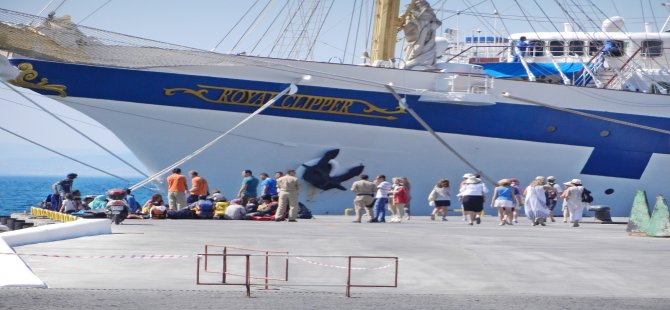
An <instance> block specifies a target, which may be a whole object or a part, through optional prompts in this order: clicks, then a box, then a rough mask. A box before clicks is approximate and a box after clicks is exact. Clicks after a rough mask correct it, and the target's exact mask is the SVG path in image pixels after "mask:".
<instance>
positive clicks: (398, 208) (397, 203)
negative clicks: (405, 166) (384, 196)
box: [391, 178, 409, 223]
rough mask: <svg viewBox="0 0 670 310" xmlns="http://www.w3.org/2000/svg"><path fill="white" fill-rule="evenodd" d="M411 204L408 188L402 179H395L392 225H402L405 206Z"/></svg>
mask: <svg viewBox="0 0 670 310" xmlns="http://www.w3.org/2000/svg"><path fill="white" fill-rule="evenodd" d="M408 202H409V195H408V194H407V188H406V187H405V185H404V183H403V182H402V181H401V180H400V178H393V204H391V213H393V216H392V217H391V223H400V222H402V218H403V217H404V213H405V212H404V210H405V205H406V204H407V203H408Z"/></svg>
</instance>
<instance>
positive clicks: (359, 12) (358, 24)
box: [344, 0, 365, 65]
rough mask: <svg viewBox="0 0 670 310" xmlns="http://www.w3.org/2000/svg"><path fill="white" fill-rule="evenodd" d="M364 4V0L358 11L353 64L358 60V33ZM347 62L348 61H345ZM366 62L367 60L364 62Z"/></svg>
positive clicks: (352, 57)
mask: <svg viewBox="0 0 670 310" xmlns="http://www.w3.org/2000/svg"><path fill="white" fill-rule="evenodd" d="M363 2H365V1H364V0H361V8H360V9H359V10H358V23H357V24H356V35H355V36H354V49H353V52H352V54H351V64H352V65H353V64H354V60H355V59H356V47H357V46H358V32H359V31H360V29H361V18H362V16H363ZM344 62H346V59H345V60H344ZM364 62H365V60H364Z"/></svg>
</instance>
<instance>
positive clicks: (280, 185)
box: [275, 170, 300, 222]
mask: <svg viewBox="0 0 670 310" xmlns="http://www.w3.org/2000/svg"><path fill="white" fill-rule="evenodd" d="M277 189H278V190H279V207H278V208H277V212H276V213H275V222H280V221H283V220H284V213H285V212H286V207H287V205H288V206H290V208H289V211H288V221H289V222H295V221H296V220H295V219H296V217H298V211H300V205H299V204H298V193H299V192H300V186H299V185H298V178H296V177H295V170H288V171H286V175H284V176H283V177H281V178H279V179H277Z"/></svg>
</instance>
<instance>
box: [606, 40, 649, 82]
mask: <svg viewBox="0 0 670 310" xmlns="http://www.w3.org/2000/svg"><path fill="white" fill-rule="evenodd" d="M641 50H642V47H639V48H638V49H637V50H636V51H635V53H633V54H632V55H630V57H628V59H626V61H624V63H623V64H622V65H621V66H620V67H619V68H613V69H614V72H616V74H615V75H614V76H612V77H611V78H610V79H609V80H608V81H607V83H605V88H613V89H622V87H623V85H624V83H625V81H626V80H627V79H628V78H630V77H631V76H632V75H633V72H634V71H635V70H636V69H637V68H638V67H639V65H637V63H635V61H634V59H635V57H636V56H637V55H638V54H639V53H640V51H641ZM615 80H617V81H618V82H617V83H616V85H611V84H612V83H613V82H614V81H615Z"/></svg>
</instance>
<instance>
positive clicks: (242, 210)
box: [42, 191, 312, 221]
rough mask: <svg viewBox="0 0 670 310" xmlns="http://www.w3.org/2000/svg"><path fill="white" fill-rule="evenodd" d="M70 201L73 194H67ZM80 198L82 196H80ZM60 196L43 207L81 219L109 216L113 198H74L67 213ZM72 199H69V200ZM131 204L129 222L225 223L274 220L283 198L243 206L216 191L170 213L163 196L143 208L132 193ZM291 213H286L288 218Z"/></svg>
mask: <svg viewBox="0 0 670 310" xmlns="http://www.w3.org/2000/svg"><path fill="white" fill-rule="evenodd" d="M67 195H68V198H70V197H69V195H71V194H67ZM78 197H79V196H78ZM59 198H60V197H59V196H58V194H57V193H54V194H52V195H49V196H48V197H47V199H45V200H44V201H43V202H42V208H44V209H50V210H54V211H61V212H66V213H70V214H72V215H75V216H81V217H105V210H106V207H107V202H108V201H109V198H108V197H107V196H106V195H97V196H86V197H85V198H84V199H83V200H82V199H81V198H76V199H73V201H81V203H75V205H76V207H75V208H74V209H72V210H70V209H68V210H67V211H63V210H61V209H62V208H63V206H64V205H66V204H67V203H63V201H61V200H60V199H59ZM65 200H68V199H65ZM125 200H126V203H127V205H128V209H129V212H128V216H127V218H128V219H166V218H169V219H222V220H224V219H225V220H258V221H270V220H274V218H275V212H276V211H277V208H278V206H279V196H277V195H264V196H262V197H261V198H260V199H259V200H257V199H254V198H252V199H249V201H248V202H247V204H246V205H244V206H243V205H242V199H241V198H236V199H233V200H230V201H228V199H226V197H225V196H223V195H222V194H221V193H220V192H218V191H216V192H214V193H213V194H211V195H209V196H205V195H202V196H199V197H198V198H197V200H195V199H194V200H195V202H192V203H191V204H189V205H188V206H187V207H184V208H182V209H180V210H169V209H168V207H167V204H166V203H165V201H164V200H163V196H162V195H161V194H158V193H156V194H153V195H152V196H151V198H149V199H148V200H147V201H146V202H145V203H144V205H142V206H140V205H139V203H137V201H136V200H135V198H134V197H133V196H132V195H130V193H128V196H127V197H126V198H125ZM287 211H288V210H287ZM286 216H287V214H284V216H283V217H284V218H285V217H286ZM299 217H301V218H311V217H312V215H311V212H310V211H309V210H308V209H307V208H306V207H304V206H302V205H301V210H300V212H299Z"/></svg>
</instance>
